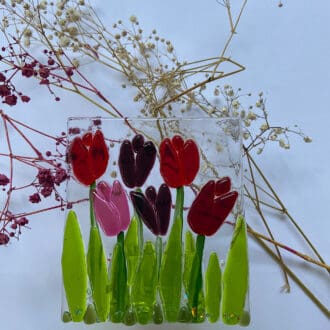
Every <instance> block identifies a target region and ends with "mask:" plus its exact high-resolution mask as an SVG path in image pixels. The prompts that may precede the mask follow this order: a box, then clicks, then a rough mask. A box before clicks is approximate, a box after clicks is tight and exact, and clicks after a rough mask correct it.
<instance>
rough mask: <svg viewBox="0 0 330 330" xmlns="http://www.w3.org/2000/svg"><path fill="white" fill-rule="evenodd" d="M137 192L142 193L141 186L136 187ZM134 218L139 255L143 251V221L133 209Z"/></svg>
mask: <svg viewBox="0 0 330 330" xmlns="http://www.w3.org/2000/svg"><path fill="white" fill-rule="evenodd" d="M136 191H137V192H140V193H142V189H141V188H136ZM134 218H136V220H137V227H138V241H139V248H140V255H142V253H143V243H144V237H143V222H142V220H141V219H140V217H139V215H138V214H137V212H136V211H135V210H134Z"/></svg>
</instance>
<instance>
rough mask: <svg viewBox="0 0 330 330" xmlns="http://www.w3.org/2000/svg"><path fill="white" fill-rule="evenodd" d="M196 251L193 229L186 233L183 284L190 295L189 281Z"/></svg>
mask: <svg viewBox="0 0 330 330" xmlns="http://www.w3.org/2000/svg"><path fill="white" fill-rule="evenodd" d="M195 253H196V243H195V239H194V236H193V234H192V233H191V231H189V230H188V231H187V232H186V235H185V242H184V267H183V285H184V288H185V293H186V295H187V296H189V281H190V273H191V267H192V264H193V260H194V256H195Z"/></svg>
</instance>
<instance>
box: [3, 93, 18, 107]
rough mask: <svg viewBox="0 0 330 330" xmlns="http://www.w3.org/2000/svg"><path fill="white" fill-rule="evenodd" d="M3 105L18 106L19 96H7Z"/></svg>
mask: <svg viewBox="0 0 330 330" xmlns="http://www.w3.org/2000/svg"><path fill="white" fill-rule="evenodd" d="M3 103H7V104H8V105H10V106H13V105H16V103H17V96H16V95H13V94H12V95H7V96H6V97H5V100H4V101H3Z"/></svg>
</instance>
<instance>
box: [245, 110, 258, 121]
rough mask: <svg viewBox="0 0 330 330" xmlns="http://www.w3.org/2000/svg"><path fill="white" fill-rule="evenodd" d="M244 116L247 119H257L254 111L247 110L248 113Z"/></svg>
mask: <svg viewBox="0 0 330 330" xmlns="http://www.w3.org/2000/svg"><path fill="white" fill-rule="evenodd" d="M246 118H247V119H249V120H256V119H257V115H256V114H255V113H254V112H252V111H249V113H248V114H247V116H246Z"/></svg>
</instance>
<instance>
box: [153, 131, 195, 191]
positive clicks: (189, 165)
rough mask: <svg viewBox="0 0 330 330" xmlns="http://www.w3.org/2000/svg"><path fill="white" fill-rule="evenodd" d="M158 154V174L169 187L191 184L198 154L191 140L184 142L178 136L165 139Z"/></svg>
mask: <svg viewBox="0 0 330 330" xmlns="http://www.w3.org/2000/svg"><path fill="white" fill-rule="evenodd" d="M159 153H160V173H161V175H162V177H163V179H164V181H165V182H166V183H167V184H168V185H169V186H170V187H172V188H178V187H182V186H186V185H189V184H191V183H192V181H193V180H194V179H195V176H196V174H197V172H198V169H199V152H198V148H197V145H196V143H195V142H194V141H193V140H191V139H189V140H187V141H186V142H184V140H183V139H182V137H181V136H179V135H175V136H173V138H172V139H169V138H166V139H164V140H163V141H162V142H161V144H160V148H159Z"/></svg>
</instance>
